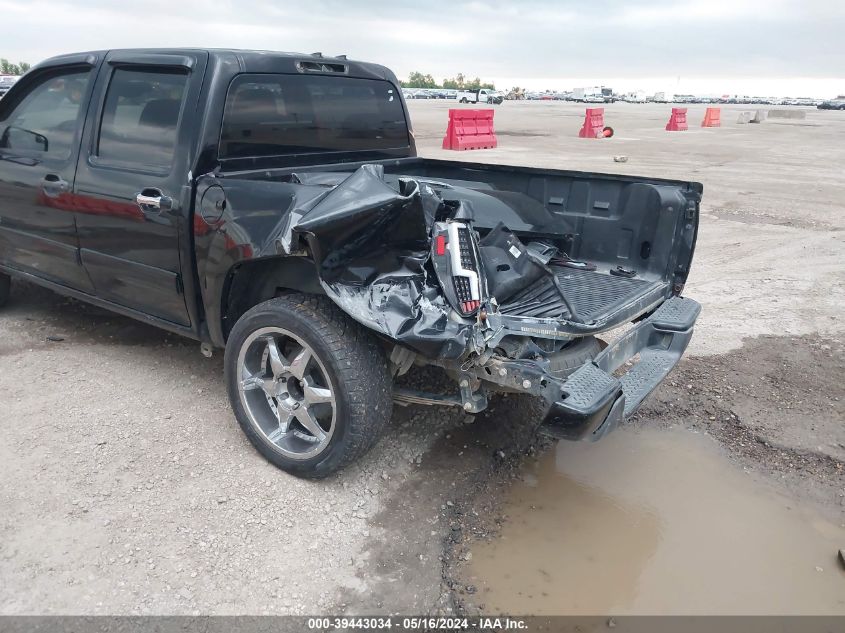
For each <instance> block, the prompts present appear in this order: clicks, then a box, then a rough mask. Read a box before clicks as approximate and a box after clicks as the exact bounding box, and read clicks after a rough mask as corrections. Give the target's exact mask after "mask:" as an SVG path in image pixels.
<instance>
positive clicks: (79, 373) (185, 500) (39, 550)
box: [0, 102, 845, 614]
mask: <svg viewBox="0 0 845 633" xmlns="http://www.w3.org/2000/svg"><path fill="white" fill-rule="evenodd" d="M410 107H411V111H412V116H413V119H414V123H415V131H416V134H417V138H418V142H419V149H420V152H421V153H422V154H423V155H427V156H432V157H442V158H450V159H457V160H476V161H489V162H501V163H514V164H525V165H534V166H555V167H560V168H565V169H582V170H588V171H604V172H612V171H618V172H621V173H641V174H650V175H655V176H666V177H678V178H685V179H698V180H701V181H702V182H704V184H705V197H704V206H703V218H702V226H701V233H700V237H699V243H698V249H697V253H696V260H695V262H694V267H693V274H692V276H691V278H690V280H689V284H688V294H689V295H690V296H693V297H695V298H696V299H698V300H699V301H701V302H702V303H703V305H704V313H703V316H702V317H701V320H700V322H699V328H698V331H697V334H696V336H695V338H694V339H693V343H692V346H691V349H690V354H691V356H693V357H694V358H691V359H690V360H688V361H685V362H684V364H683V365H682V367H680V368H679V375H689V376H690V377H702V378H705V379H706V378H709V377H712V376H714V375H718V376H719V380H720V381H722V382H723V383H724V384H726V385H728V386H730V385H735V386H736V389H738V390H743V389H744V390H748V389H749V387H748V383H747V382H743V381H747V380H750V381H752V382H753V379H754V378H755V377H757V378H760V379H763V378H764V376H767V375H774V374H776V369H777V367H776V366H777V359H778V358H779V356H778V355H777V354H774V355H773V356H771V358H770V362H769V364H768V365H766V366H758V365H757V362H756V360H757V358H758V355H757V354H754V353H752V352H747V351H745V352H743V353H744V354H745V356H741V357H736V356H731V355H730V353H731V352H736V351H737V350H740V349H742V350H746V349H747V348H746V347H743V340H744V339H748V340H749V341H750V340H752V339H753V337H757V336H765V335H774V336H777V337H804V336H810V337H811V338H810V339H806V340H809V341H812V343H811V346H810V348H811V349H812V350H815V351H816V352H818V353H821V354H824V353H828V352H829V355H830V356H831V357H832V358H834V360H833V361H830V363H829V365H828V366H827V370H826V371H827V372H828V373H827V374H824V375H822V373H819V372H817V371H816V368H817V367H818V365H817V364H814V362H810V361H812V358H809V360H808V359H807V358H803V357H801V358H798V361H800V362H799V363H798V364H797V365H796V366H795V368H794V369H793V370H790V371H787V372H785V373H783V375H782V376H776V377H777V380H778V383H777V387H774V386H772V387H771V388H770V391H767V392H765V393H764V394H758V395H757V396H755V397H756V398H757V399H758V400H757V401H756V402H755V401H753V400H750V399H746V400H745V403H746V405H747V406H749V407H753V406H758V407H760V411H768V410H769V409H767V408H766V407H764V406H762V405H763V404H766V403H770V402H775V401H776V400H773V398H776V397H777V394H780V393H784V394H792V395H790V398H797V397H799V396H798V395H797V394H798V393H799V392H800V393H804V392H806V393H808V394H809V395H808V397H807V398H806V399H805V400H802V402H803V403H804V404H802V406H810V403H813V407H814V408H812V409H808V410H807V411H803V410H802V411H801V415H782V416H779V417H778V416H774V417H771V418H770V417H767V416H762V417H760V416H758V417H753V416H752V418H749V417H748V415H749V414H747V413H742V412H740V415H741V417H743V419H753V420H758V422H755V424H756V425H758V426H760V427H761V428H756V427H755V428H756V430H755V432H756V433H758V434H760V433H764V434H765V437H767V438H770V439H771V442H772V443H773V444H777V446H779V447H782V448H783V449H784V450H785V451H786V452H789V451H793V450H794V451H800V452H802V453H801V454H817V455H823V456H824V457H823V458H822V457H819V459H824V460H827V461H824V464H827V466H824V468H825V469H827V468H828V467H829V464H830V463H833V464H834V466H833V468H835V464H836V463H841V457H840V451H841V450H842V441H843V438H842V437H841V427H842V424H841V422H842V419H841V407H840V408H838V409H837V408H831V407H824V406H822V405H821V404H820V402H821V401H822V400H824V399H825V398H829V397H830V396H829V391H828V390H827V389H826V385H827V382H825V381H827V380H829V379H830V377H831V376H840V377H841V369H842V367H841V362H840V363H839V364H837V363H836V362H835V358H839V359H841V350H842V341H843V337H842V332H843V322H842V316H841V315H842V314H843V313H845V310H843V308H845V293H843V292H842V291H843V285H845V270H843V267H842V263H841V262H842V258H843V254H845V248H843V237H845V213H843V211H845V205H843V202H842V201H843V200H845V181H843V179H842V178H841V166H842V164H843V159H845V149H843V148H845V142H843V141H845V118H843V117H842V116H841V115H842V113H840V112H821V111H815V110H812V111H807V118H806V120H803V121H781V122H775V121H772V120H770V121H767V122H766V123H764V124H762V125H760V126H738V125H736V124H735V123H733V121H734V120H735V118H734V117H733V111H732V110H728V111H723V120H724V121H726V125H725V127H723V128H722V129H720V130H701V129H691V130H690V131H689V132H688V133H679V134H669V133H665V132H663V131H662V125H663V124H664V123H665V119H666V118H667V112H668V108H667V107H663V106H657V105H648V106H637V105H629V104H616V105H614V106H609V107H608V109H607V116H606V118H607V120H608V122H609V123H610V124H611V125H613V126H614V128H615V129H616V132H617V136H616V137H614V138H613V139H610V140H601V141H590V140H578V139H576V138H574V137H575V135H576V134H577V128H578V125H579V120H578V119H579V117H580V116H582V112H583V109H582V108H579V107H575V106H572V105H566V104H554V103H552V104H545V103H542V104H541V103H521V104H512V103H506V104H504V105H503V106H501V107H499V108H498V109H497V110H496V121H497V126H498V129H499V130H500V132H502V135H501V138H500V144H499V148H498V149H496V150H491V151H485V152H465V153H457V152H451V153H450V152H445V151H442V150H440V149H439V142H440V139H441V138H442V133H443V131H444V130H445V122H446V119H445V116H446V115H445V110H446V109H447V108H448V104H442V103H435V102H419V103H413V102H412V103H411V106H410ZM697 115H698V113H696V112H695V111H694V110H691V111H690V117H689V118H690V121H694V120H695V118H696V116H697ZM618 154H625V155H628V156H629V161H628V162H627V163H614V162H613V160H612V156H613V155H618ZM800 340H804V339H800ZM766 344H767V343H763V345H766ZM746 345H748V341H747V342H746ZM824 345H829V346H831V349H830V350H824V349H823V347H822V346H824ZM748 349H755V348H748ZM772 349H778V350H780V349H782V348H774V347H773V348H772ZM779 353H781V352H778V354H779ZM814 353H815V352H814ZM837 355H838V356H837ZM736 358H742V359H744V360H743V361H742V362H743V364H740V365H737V364H736V363H737V362H738V361H736ZM732 359H733V360H732ZM796 362H797V361H796ZM826 362H827V361H826ZM702 372H703V373H702ZM831 372H833V373H831ZM704 374H706V376H705V375H704ZM676 382H677V384H678V385H682V384H686V383H684V382H683V380H682V379H680V378H676ZM840 382H841V380H840ZM810 389H812V390H813V391H812V392H811V391H808V390H810ZM673 390H677V391H673ZM681 393H683V389H682V388H681V387H679V386H672V385H667V386H665V387H664V388H663V390H662V391H661V392H659V393H658V394H657V397H656V398H655V399H654V401H653V402H652V403H650V404H649V407H652V408H649V409H647V411H650V412H651V413H650V414H649V416H650V419H653V420H654V423H655V424H661V423H667V421H668V420H670V419H671V420H678V421H679V423H680V422H683V423H688V422H689V423H691V422H690V421H691V420H693V419H695V420H698V422H697V423H701V424H706V423H707V421H709V417H710V416H711V415H713V416H714V417H716V414H714V413H708V411H716V409H713V408H712V407H711V409H708V408H707V407H708V403H711V404H712V402H714V401H713V400H712V398H715V395H714V394H710V395H708V396H707V397H706V398H705V397H704V396H703V395H701V396H698V397H692V395H691V394H688V395H689V398H688V399H687V400H685V401H684V402H685V403H686V405H685V406H686V407H687V408H686V409H684V413H683V414H682V415H678V416H676V417H672V415H674V414H672V413H671V412H668V411H667V410H666V409H668V405H669V404H670V402H669V400H666V399H667V398H669V399H671V398H673V397H679V394H681ZM769 393H771V394H773V395H771V396H770V395H768V394H769ZM784 397H785V396H784ZM0 402H2V403H3V405H4V406H3V413H2V414H0V429H1V430H2V433H3V436H4V442H3V443H2V445H0V481H2V486H0V507H2V508H3V513H2V517H0V613H4V614H22V613H68V614H98V613H111V614H139V613H140V614H162V613H188V614H190V613H203V614H206V613H210V614H235V613H239V614H240V613H249V614H261V613H300V614H303V613H304V614H313V613H317V612H321V611H325V610H327V609H339V610H346V611H348V612H370V613H372V612H406V613H407V612H413V611H417V612H419V611H425V610H431V611H436V610H447V609H450V608H452V607H453V606H454V605H455V602H454V598H455V595H456V594H455V593H454V592H453V591H452V589H453V587H452V586H451V585H452V584H453V581H452V580H451V575H450V561H451V560H452V559H453V557H454V556H459V555H461V554H460V552H461V551H462V550H461V549H460V546H459V545H458V544H459V543H461V542H462V538H463V534H464V532H466V531H467V528H466V527H465V526H467V525H470V524H471V523H472V522H473V521H475V519H479V520H484V519H489V518H490V516H492V515H493V514H494V513H495V503H494V500H495V490H496V488H495V486H500V485H506V482H507V476H503V477H501V478H500V477H499V476H498V475H501V474H502V473H508V472H510V469H511V468H514V467H516V466H518V463H519V462H518V460H514V458H512V457H511V456H510V453H509V452H505V451H502V450H501V449H503V448H508V447H509V445H508V443H507V441H505V440H504V439H503V437H504V435H502V434H501V433H500V431H501V430H502V429H506V428H507V426H508V424H509V422H510V421H512V420H507V419H498V420H494V421H495V422H496V423H495V424H489V423H487V424H485V423H483V421H479V422H476V423H475V424H473V425H469V424H465V421H466V419H465V416H463V415H462V414H457V413H454V412H451V411H439V410H428V409H424V408H413V407H411V408H407V409H399V408H397V410H396V411H395V414H394V419H393V423H392V425H391V427H390V429H389V431H388V433H387V435H386V437H385V438H384V439H383V440H382V442H381V443H380V444H378V445H377V447H376V448H375V449H374V450H373V451H372V452H371V453H370V454H368V455H367V456H366V458H365V459H363V460H361V461H360V462H359V463H358V464H356V465H354V466H353V467H351V468H349V469H347V470H346V471H344V472H343V473H340V474H339V475H337V476H334V477H332V478H329V479H328V480H326V481H323V482H317V483H315V482H306V481H301V480H298V479H295V478H293V477H290V476H288V475H286V474H284V473H282V472H280V471H278V470H276V469H274V468H272V467H271V466H269V465H268V464H267V463H266V462H264V460H263V459H261V458H260V456H258V455H257V454H256V452H255V451H254V450H253V449H252V447H251V446H250V445H249V444H248V443H247V441H246V440H245V439H244V437H243V436H242V434H241V433H240V430H239V429H238V427H237V425H236V423H235V421H234V419H233V417H232V414H231V412H230V410H229V408H228V404H227V401H226V397H225V390H224V388H223V381H222V357H221V356H220V355H219V354H217V355H215V356H214V358H212V359H211V360H208V359H205V358H203V357H202V356H201V355H200V353H199V346H198V345H197V344H196V343H193V342H190V341H186V340H183V339H180V338H179V337H175V336H171V335H168V334H166V333H163V332H160V331H158V330H155V329H152V328H150V327H148V326H146V325H143V324H140V323H136V322H134V321H131V320H128V319H124V318H120V317H116V316H113V315H110V314H108V313H106V312H103V311H101V310H99V309H95V308H92V307H88V306H85V305H82V304H80V303H78V302H74V301H69V300H66V299H63V298H60V297H58V296H55V295H53V294H51V293H49V292H46V291H43V290H40V289H38V288H35V287H32V286H28V285H23V284H17V285H16V286H15V287H14V299H13V302H12V304H10V306H9V307H7V308H6V309H4V310H3V311H2V313H0ZM673 404H674V403H673ZM661 406H662V407H664V408H663V409H661V408H660V407H661ZM743 406H745V405H743ZM655 407H656V408H655ZM673 408H674V407H673ZM726 410H728V411H730V410H731V407H728V408H727V409H726ZM721 411H722V409H718V412H721ZM826 412H827V413H826ZM705 414H706V416H705ZM728 415H730V413H728ZM807 416H811V417H812V418H813V419H814V420H824V423H821V422H819V423H818V424H814V430H813V434H814V435H813V436H812V437H810V436H809V435H808V434H807V433H805V431H804V429H805V426H806V425H805V423H804V421H805V420H806V418H807ZM836 416H838V417H836ZM705 420H706V421H705ZM719 424H721V422H720V423H719ZM497 425H499V426H497ZM767 425H768V426H767ZM714 434H715V435H716V436H717V437H718V438H719V439H721V440H722V441H723V442H725V443H726V444H727V445H728V446H737V447H738V446H739V445H740V443H742V442H744V441H745V439H743V438H745V437H746V436H744V435H741V434H736V433H728V432H724V433H721V434H720V433H714ZM819 446H820V447H822V448H821V449H819V448H818V447H819ZM500 451H501V452H500ZM502 455H504V456H505V458H504V459H503V458H502V457H501V456H502ZM736 458H737V459H739V460H744V462H743V463H747V464H754V463H758V462H761V460H760V459H759V456H755V455H754V454H746V453H743V452H742V451H737V453H736ZM755 460H756V461H755ZM830 460H834V461H830ZM836 460H839V461H836ZM764 461H765V460H763V462H764ZM814 463H815V462H814ZM770 472H772V473H774V474H775V476H776V477H779V478H781V479H783V477H781V476H780V475H779V474H778V473H780V474H783V472H784V471H782V469H777V468H774V469H770ZM788 472H789V473H792V471H791V470H790V471H788ZM825 472H826V473H827V472H828V471H827V470H825ZM807 473H809V474H807ZM787 479H789V481H790V482H791V483H790V484H789V485H790V486H791V490H792V491H793V492H794V493H795V494H798V495H803V494H804V493H805V492H806V491H808V490H810V489H812V488H814V484H813V483H812V482H814V481H815V479H814V478H813V475H812V472H810V470H807V471H806V472H805V474H804V475H800V474H799V475H796V476H794V477H792V475H790V477H787ZM834 485H836V484H834ZM491 486H493V488H492V491H493V495H492V496H488V497H486V500H485V498H484V497H476V494H477V493H478V492H479V490H481V489H485V488H486V490H487V491H488V493H489V492H490V490H491ZM821 489H822V490H823V492H822V493H820V494H816V493H812V494H811V495H810V496H812V498H813V499H814V500H816V502H817V503H819V504H820V505H822V506H824V507H825V508H826V509H827V510H828V511H831V509H832V508H833V507H834V506H833V504H835V503H837V501H836V500H834V499H833V497H831V496H830V495H831V494H834V493H833V492H832V490H833V489H832V488H829V487H824V486H822V487H821ZM476 498H477V499H481V501H480V502H479V503H475V504H474V503H473V499H476ZM486 514H489V515H490V516H485V515H486ZM479 529H482V530H483V528H479ZM456 546H457V549H456ZM463 590H466V588H465V587H464V588H463Z"/></svg>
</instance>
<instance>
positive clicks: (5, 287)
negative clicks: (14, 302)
mask: <svg viewBox="0 0 845 633" xmlns="http://www.w3.org/2000/svg"><path fill="white" fill-rule="evenodd" d="M11 288H12V279H11V277H9V275H4V274H3V273H0V308H2V307H3V306H4V305H6V303H8V301H9V294H10V292H11Z"/></svg>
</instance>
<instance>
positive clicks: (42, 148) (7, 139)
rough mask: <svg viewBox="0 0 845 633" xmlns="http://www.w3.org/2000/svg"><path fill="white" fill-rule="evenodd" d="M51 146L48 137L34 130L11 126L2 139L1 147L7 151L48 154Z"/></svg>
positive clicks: (0, 140) (0, 141)
mask: <svg viewBox="0 0 845 633" xmlns="http://www.w3.org/2000/svg"><path fill="white" fill-rule="evenodd" d="M49 146H50V144H49V142H48V141H47V137H46V136H44V135H43V134H39V133H38V132H33V131H32V130H26V129H24V128H22V127H15V126H13V125H10V126H9V127H7V128H6V131H5V132H3V136H2V137H0V147H3V148H6V149H16V150H28V151H31V152H32V151H35V152H46V151H47V150H48V148H49Z"/></svg>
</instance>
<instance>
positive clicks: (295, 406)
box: [291, 402, 299, 411]
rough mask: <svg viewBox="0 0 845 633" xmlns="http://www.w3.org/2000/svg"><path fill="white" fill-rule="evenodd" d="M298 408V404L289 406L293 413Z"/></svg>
mask: <svg viewBox="0 0 845 633" xmlns="http://www.w3.org/2000/svg"><path fill="white" fill-rule="evenodd" d="M298 408H299V403H298V402H294V403H293V405H291V409H293V410H294V411H296V410H297V409H298Z"/></svg>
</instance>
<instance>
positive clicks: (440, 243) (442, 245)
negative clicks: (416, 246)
mask: <svg viewBox="0 0 845 633" xmlns="http://www.w3.org/2000/svg"><path fill="white" fill-rule="evenodd" d="M434 252H435V253H437V254H438V255H445V254H446V236H445V235H438V236H437V239H436V242H435V244H434Z"/></svg>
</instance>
